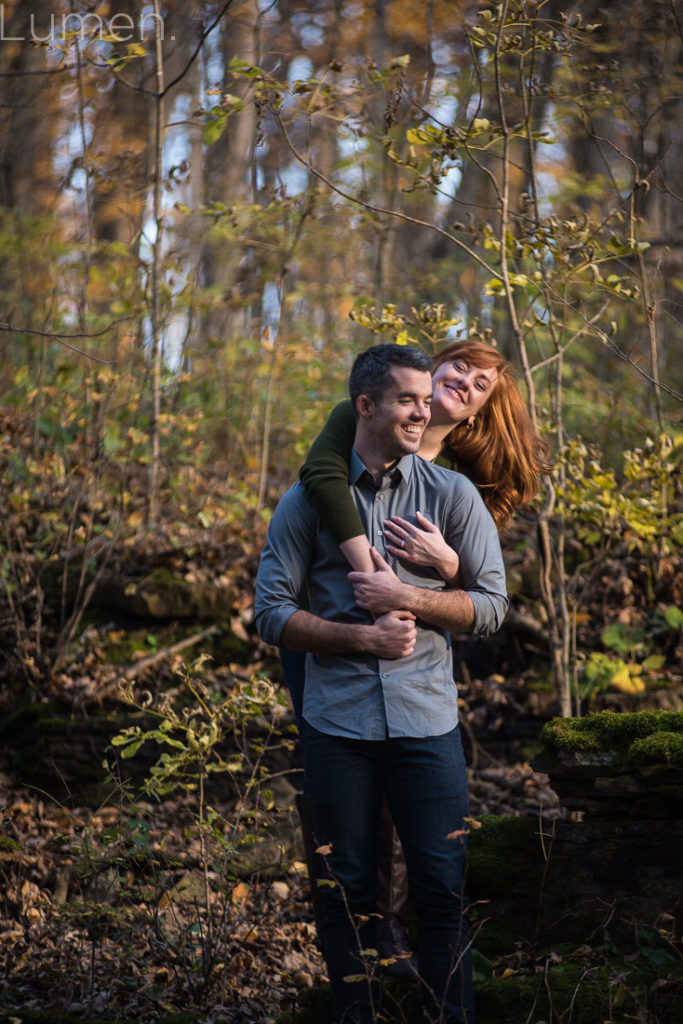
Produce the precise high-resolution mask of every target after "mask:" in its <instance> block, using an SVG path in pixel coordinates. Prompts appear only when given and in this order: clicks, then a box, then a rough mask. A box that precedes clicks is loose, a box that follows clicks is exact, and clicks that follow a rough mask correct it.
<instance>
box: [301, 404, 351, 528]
mask: <svg viewBox="0 0 683 1024" xmlns="http://www.w3.org/2000/svg"><path fill="white" fill-rule="evenodd" d="M355 434H356V421H355V417H354V415H353V409H352V407H351V402H350V401H348V400H347V401H345V402H340V403H339V405H337V406H335V408H334V409H333V410H332V412H331V413H330V416H329V419H328V420H327V423H326V424H325V426H324V427H323V429H322V430H321V431H320V433H319V434H318V436H317V437H316V439H315V441H314V442H313V444H312V445H311V448H310V451H309V453H308V455H307V456H306V461H305V463H304V464H303V466H302V467H301V469H300V470H299V479H300V480H301V483H302V484H303V487H304V490H305V491H306V496H307V498H308V500H309V501H310V503H311V505H312V506H313V508H314V509H315V511H316V512H317V513H318V515H319V516H320V518H321V520H322V521H323V523H324V524H325V526H326V527H327V529H328V530H329V531H330V533H331V535H332V537H333V539H334V541H335V543H337V544H342V543H343V542H344V541H345V540H350V538H351V537H359V536H360V535H361V534H363V533H365V531H364V529H363V525H362V523H361V521H360V516H359V515H358V511H357V509H356V505H355V502H354V500H353V498H352V497H351V492H350V490H349V463H350V459H351V449H352V447H353V439H354V437H355Z"/></svg>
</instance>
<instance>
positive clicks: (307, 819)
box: [294, 793, 325, 950]
mask: <svg viewBox="0 0 683 1024" xmlns="http://www.w3.org/2000/svg"><path fill="white" fill-rule="evenodd" d="M294 799H295V803H296V809H297V811H298V812H299V820H300V821H301V835H302V838H303V841H304V856H305V858H306V868H307V869H308V884H309V886H310V889H311V905H312V907H313V916H314V918H315V930H316V932H317V933H318V946H319V947H320V949H321V950H322V948H323V941H322V936H323V933H322V926H323V894H322V890H321V888H320V886H319V885H318V879H319V878H324V877H325V872H324V864H323V861H322V857H321V856H320V854H319V853H316V850H317V847H318V844H317V843H316V841H315V835H314V832H313V817H312V815H311V805H310V803H309V802H308V797H307V796H306V794H305V793H297V794H296V797H295V798H294Z"/></svg>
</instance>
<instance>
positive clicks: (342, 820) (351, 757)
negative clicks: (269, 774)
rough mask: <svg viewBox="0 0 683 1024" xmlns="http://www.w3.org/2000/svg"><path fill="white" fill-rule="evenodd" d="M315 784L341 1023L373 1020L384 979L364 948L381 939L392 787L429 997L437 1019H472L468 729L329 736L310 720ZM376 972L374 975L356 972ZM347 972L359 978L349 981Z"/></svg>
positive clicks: (311, 782) (307, 753)
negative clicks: (384, 845) (381, 857)
mask: <svg viewBox="0 0 683 1024" xmlns="http://www.w3.org/2000/svg"><path fill="white" fill-rule="evenodd" d="M302 740H303V742H302V750H303V756H304V768H305V772H306V788H307V792H308V796H309V799H310V802H311V810H312V813H313V823H314V826H315V831H316V839H317V842H318V843H319V844H321V845H322V846H329V847H330V852H329V854H327V856H326V860H327V863H328V869H329V872H330V875H331V877H332V878H333V879H334V881H335V883H336V884H334V885H326V886H324V888H323V896H324V901H325V903H324V908H325V917H324V922H323V946H324V953H325V960H326V963H327V970H328V974H329V978H330V985H331V988H332V1001H333V1007H334V1016H335V1021H336V1022H337V1024H370V1022H371V1021H372V1020H373V1013H374V1012H376V1011H377V1009H378V1008H379V1007H378V1003H379V997H380V992H379V985H378V982H377V980H376V977H370V976H371V975H372V972H371V971H370V970H368V971H366V970H365V965H366V964H367V962H368V961H367V957H361V956H360V952H359V951H360V950H362V949H371V948H373V946H374V945H375V941H374V928H375V917H374V916H373V915H375V914H376V900H377V821H378V818H379V809H380V803H381V800H382V795H383V793H386V795H387V798H388V802H389V808H390V810H391V815H392V818H393V820H394V823H395V825H396V828H397V831H398V834H399V836H400V839H401V844H402V846H403V849H404V852H405V858H406V862H407V865H408V877H409V881H410V892H411V896H412V900H413V904H414V907H415V912H416V916H417V923H418V949H417V953H418V962H419V967H420V977H421V979H422V985H423V991H424V999H425V1006H426V1009H427V1012H428V1014H429V1016H430V1018H431V1020H433V1021H438V1022H440V1024H472V1022H473V1021H474V1005H473V995H472V965H471V957H470V943H469V931H468V927H467V920H466V915H465V903H464V898H463V871H464V866H465V856H466V838H465V836H464V835H455V836H453V838H448V836H449V834H452V833H458V832H460V831H461V830H464V829H465V827H466V826H465V823H464V821H463V819H464V818H465V817H466V816H467V776H466V771H465V758H464V755H463V751H462V744H461V740H460V731H459V729H458V728H457V727H456V728H455V729H454V730H453V731H452V732H449V733H446V734H445V735H443V736H429V737H425V738H414V737H406V738H393V739H386V740H382V741H371V740H355V739H346V738H344V737H340V736H330V735H327V734H326V733H321V732H319V731H318V730H317V729H314V728H313V727H312V726H311V725H309V723H308V722H306V721H305V720H304V722H303V735H302ZM363 974H367V977H363V978H362V979H360V978H358V976H359V975H363ZM349 975H351V976H355V977H356V979H357V980H354V981H353V982H349V981H344V978H345V977H348V976H349Z"/></svg>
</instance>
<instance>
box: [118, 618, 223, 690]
mask: <svg viewBox="0 0 683 1024" xmlns="http://www.w3.org/2000/svg"><path fill="white" fill-rule="evenodd" d="M217 631H218V626H215V625H214V626H209V627H208V628H207V629H203V630H202V631H201V633H193V635H192V636H186V637H185V639H184V640H178V642H177V643H175V644H169V646H168V647H161V648H160V649H159V650H158V651H155V653H154V654H149V655H148V656H147V657H146V658H140V660H139V661H136V662H134V664H132V665H129V666H128V668H126V669H124V671H123V672H122V673H121V675H120V676H119V678H120V679H125V680H126V681H130V680H131V679H135V678H136V676H139V675H140V673H141V672H144V670H145V669H146V668H149V667H150V666H151V665H156V664H157V662H159V661H164V659H165V658H170V656H171V655H172V654H178V652H179V651H184V650H186V648H188V647H193V646H194V645H195V644H198V643H200V642H201V641H202V640H205V639H206V638H207V637H208V636H211V635H212V634H213V633H216V632H217Z"/></svg>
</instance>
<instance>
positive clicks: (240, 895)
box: [232, 882, 249, 907]
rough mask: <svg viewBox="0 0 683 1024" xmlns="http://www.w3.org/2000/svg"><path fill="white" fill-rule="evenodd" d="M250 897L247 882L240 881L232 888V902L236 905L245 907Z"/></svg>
mask: <svg viewBox="0 0 683 1024" xmlns="http://www.w3.org/2000/svg"><path fill="white" fill-rule="evenodd" d="M248 899H249V886H248V885H247V883H246V882H238V883H237V885H236V886H235V888H234V889H233V890H232V902H233V905H234V906H236V907H243V906H244V904H245V903H246V902H247V900H248Z"/></svg>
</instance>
